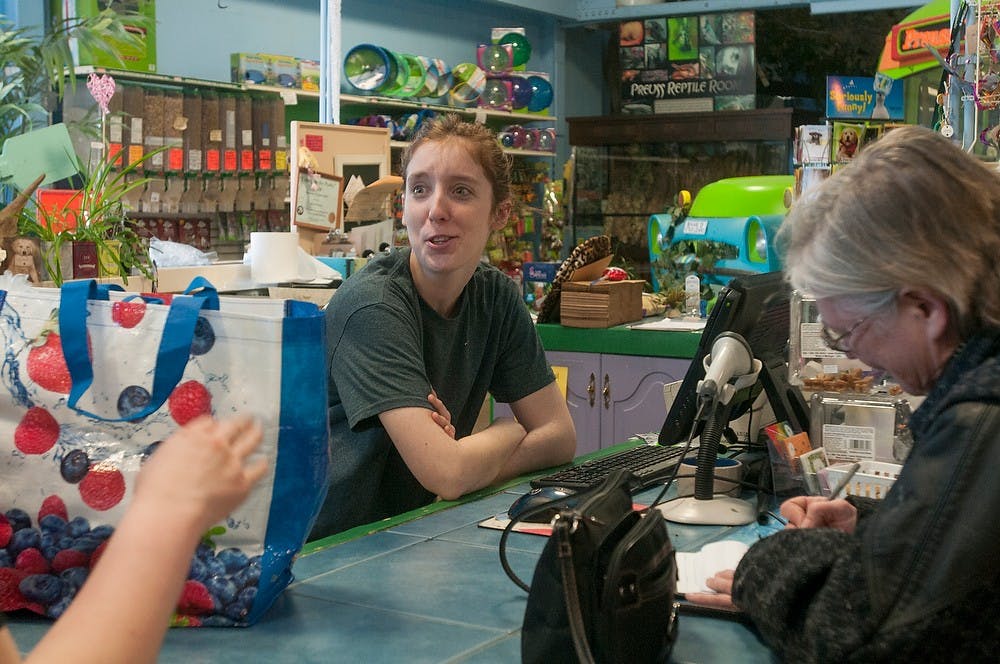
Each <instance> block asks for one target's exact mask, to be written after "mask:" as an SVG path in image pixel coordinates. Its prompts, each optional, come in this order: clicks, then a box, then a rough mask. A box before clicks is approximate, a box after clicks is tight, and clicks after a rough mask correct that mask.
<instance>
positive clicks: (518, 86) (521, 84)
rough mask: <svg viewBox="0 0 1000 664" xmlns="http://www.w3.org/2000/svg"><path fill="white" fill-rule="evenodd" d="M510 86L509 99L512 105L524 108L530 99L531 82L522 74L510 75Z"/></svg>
mask: <svg viewBox="0 0 1000 664" xmlns="http://www.w3.org/2000/svg"><path fill="white" fill-rule="evenodd" d="M509 80H510V88H511V93H510V95H511V101H512V104H511V105H512V106H513V107H514V108H515V109H517V108H524V107H525V106H527V105H528V102H530V101H531V83H529V82H528V79H526V78H525V77H523V76H511V77H510V79H509Z"/></svg>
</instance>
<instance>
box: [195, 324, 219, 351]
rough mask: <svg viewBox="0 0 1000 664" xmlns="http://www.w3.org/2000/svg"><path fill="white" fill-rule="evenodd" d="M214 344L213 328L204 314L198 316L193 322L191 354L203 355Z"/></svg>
mask: <svg viewBox="0 0 1000 664" xmlns="http://www.w3.org/2000/svg"><path fill="white" fill-rule="evenodd" d="M214 345H215V330H213V329H212V324H211V323H209V322H208V320H207V319H206V318H205V317H204V316H198V320H197V322H195V324H194V339H192V340H191V354H192V355H204V354H205V353H207V352H208V351H210V350H212V346H214Z"/></svg>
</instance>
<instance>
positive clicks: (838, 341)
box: [819, 316, 871, 353]
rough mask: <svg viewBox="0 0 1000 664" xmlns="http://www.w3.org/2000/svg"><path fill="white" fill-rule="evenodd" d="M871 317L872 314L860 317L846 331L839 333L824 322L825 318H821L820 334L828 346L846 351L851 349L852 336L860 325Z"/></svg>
mask: <svg viewBox="0 0 1000 664" xmlns="http://www.w3.org/2000/svg"><path fill="white" fill-rule="evenodd" d="M869 318H871V316H865V317H863V318H861V319H859V320H858V321H857V322H856V323H854V325H851V327H849V328H848V329H847V331H846V332H841V333H839V334H838V333H837V332H834V331H833V330H831V329H830V328H828V327H827V326H826V324H825V323H823V320H822V319H820V321H819V322H820V325H822V327H821V328H820V332H819V334H820V336H821V337H822V338H823V343H825V344H826V345H827V347H828V348H830V349H831V350H835V351H837V352H840V353H846V352H848V351H850V350H851V344H850V341H851V336H852V335H853V334H854V332H855V331H856V330H857V329H858V328H859V327H861V324H862V323H864V322H865V321H867V320H868V319H869Z"/></svg>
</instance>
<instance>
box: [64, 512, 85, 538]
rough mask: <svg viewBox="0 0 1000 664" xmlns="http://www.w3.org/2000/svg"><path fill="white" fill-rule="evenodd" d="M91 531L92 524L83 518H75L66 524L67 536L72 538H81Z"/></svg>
mask: <svg viewBox="0 0 1000 664" xmlns="http://www.w3.org/2000/svg"><path fill="white" fill-rule="evenodd" d="M89 530H90V522H89V521H87V519H86V518H84V517H82V516H75V517H73V518H72V519H71V520H70V522H69V523H67V524H66V534H67V535H69V536H70V537H80V536H81V535H84V534H86V533H87V532H88V531H89Z"/></svg>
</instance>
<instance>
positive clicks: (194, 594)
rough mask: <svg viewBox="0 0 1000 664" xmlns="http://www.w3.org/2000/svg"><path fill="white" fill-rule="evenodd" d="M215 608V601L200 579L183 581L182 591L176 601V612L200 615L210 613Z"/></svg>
mask: <svg viewBox="0 0 1000 664" xmlns="http://www.w3.org/2000/svg"><path fill="white" fill-rule="evenodd" d="M214 608H215V602H214V601H213V600H212V595H211V594H209V592H208V588H206V587H205V585H204V584H203V583H201V582H200V581H193V580H191V579H188V580H187V581H185V582H184V591H183V592H182V593H181V598H180V600H179V601H178V602H177V613H181V614H184V615H188V616H200V615H203V614H206V613H211V612H212V610H213V609H214Z"/></svg>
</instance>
